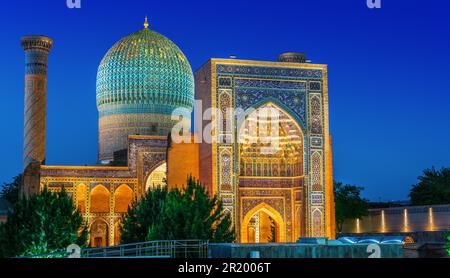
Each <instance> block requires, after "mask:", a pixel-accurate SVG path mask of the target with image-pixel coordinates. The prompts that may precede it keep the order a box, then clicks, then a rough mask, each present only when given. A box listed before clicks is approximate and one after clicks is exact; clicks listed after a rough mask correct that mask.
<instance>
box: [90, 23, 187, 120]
mask: <svg viewBox="0 0 450 278" xmlns="http://www.w3.org/2000/svg"><path fill="white" fill-rule="evenodd" d="M193 103H194V77H193V74H192V69H191V66H190V65H189V62H188V60H187V59H186V56H184V54H183V52H182V51H181V50H180V49H179V48H178V46H176V45H175V44H174V43H173V42H172V41H170V40H169V39H168V38H166V37H164V36H163V35H161V34H159V33H157V32H155V31H152V30H149V29H142V30H141V31H138V32H136V33H133V34H131V35H129V36H127V37H125V38H123V39H121V40H120V41H119V42H117V43H116V44H115V45H114V46H113V47H112V48H111V49H110V50H109V51H108V53H107V54H106V55H105V57H104V58H103V60H102V61H101V63H100V66H99V69H98V75H97V107H98V109H99V112H100V116H101V115H108V114H122V113H158V114H170V113H171V112H172V110H173V108H177V107H186V108H189V109H192V107H193Z"/></svg>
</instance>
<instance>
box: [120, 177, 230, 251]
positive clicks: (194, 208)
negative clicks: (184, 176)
mask: <svg viewBox="0 0 450 278" xmlns="http://www.w3.org/2000/svg"><path fill="white" fill-rule="evenodd" d="M120 233H121V243H134V242H143V241H152V240H183V239H203V240H210V241H212V242H232V241H234V240H235V232H234V229H233V227H232V220H231V215H230V214H229V213H227V212H225V211H224V210H223V205H222V202H221V201H220V200H219V198H218V197H216V196H215V197H212V198H211V197H210V196H209V194H208V193H207V192H206V190H205V188H204V187H203V186H202V185H201V184H200V183H198V182H197V181H195V180H194V179H193V178H192V177H189V178H188V180H187V186H186V187H184V189H182V190H180V189H173V190H170V191H169V190H167V189H166V188H155V189H151V190H149V191H148V192H147V193H146V195H145V196H144V197H143V198H142V199H141V200H140V202H139V203H136V202H135V203H134V204H133V206H132V207H130V209H129V210H128V212H127V213H126V214H125V215H124V216H123V218H122V221H121V225H120Z"/></svg>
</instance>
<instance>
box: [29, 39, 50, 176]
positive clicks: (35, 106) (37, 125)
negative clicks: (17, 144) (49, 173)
mask: <svg viewBox="0 0 450 278" xmlns="http://www.w3.org/2000/svg"><path fill="white" fill-rule="evenodd" d="M52 46H53V41H52V39H50V38H48V37H44V36H27V37H23V38H22V47H23V49H24V51H25V104H24V108H25V110H24V142H23V169H24V170H25V169H26V168H27V167H28V166H29V165H30V164H31V163H39V164H43V163H45V138H46V114H47V63H48V54H49V53H50V50H51V48H52Z"/></svg>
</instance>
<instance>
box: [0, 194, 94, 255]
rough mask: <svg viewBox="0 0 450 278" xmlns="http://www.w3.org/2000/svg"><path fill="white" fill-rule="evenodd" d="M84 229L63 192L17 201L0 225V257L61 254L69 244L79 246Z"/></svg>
mask: <svg viewBox="0 0 450 278" xmlns="http://www.w3.org/2000/svg"><path fill="white" fill-rule="evenodd" d="M86 240H87V230H86V228H85V225H84V222H83V217H82V215H81V213H80V212H79V211H78V210H77V209H76V207H75V206H74V204H73V201H72V198H71V197H70V196H69V195H68V194H67V193H66V192H65V191H64V190H63V191H62V192H59V193H52V192H50V191H48V189H47V188H45V189H44V190H43V191H42V192H41V193H40V194H37V195H33V196H31V197H29V198H28V199H25V198H23V199H20V200H19V201H18V202H17V204H16V205H15V206H14V209H13V211H12V212H11V213H10V214H9V215H8V221H7V222H6V223H4V224H0V257H15V256H23V255H37V254H43V253H50V252H56V251H64V250H66V248H67V247H68V246H69V245H70V244H78V245H79V246H81V247H83V246H85V244H86Z"/></svg>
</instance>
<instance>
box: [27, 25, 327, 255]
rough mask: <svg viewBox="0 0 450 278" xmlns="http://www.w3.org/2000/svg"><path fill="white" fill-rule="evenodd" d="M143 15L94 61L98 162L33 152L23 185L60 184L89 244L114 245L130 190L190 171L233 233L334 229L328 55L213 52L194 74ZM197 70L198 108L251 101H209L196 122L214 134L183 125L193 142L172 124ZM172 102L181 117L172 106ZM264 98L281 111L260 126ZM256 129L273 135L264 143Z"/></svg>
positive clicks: (186, 105) (188, 107)
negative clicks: (312, 58) (218, 203)
mask: <svg viewBox="0 0 450 278" xmlns="http://www.w3.org/2000/svg"><path fill="white" fill-rule="evenodd" d="M147 27H148V24H147V22H146V24H145V28H144V29H143V30H141V31H138V32H136V33H133V34H131V35H129V36H127V37H125V38H124V39H122V40H120V41H119V42H118V43H117V44H115V45H114V46H113V47H112V48H111V49H110V50H109V51H108V53H107V54H106V56H105V58H104V59H103V60H102V62H101V64H100V66H99V70H98V79H97V107H98V110H99V156H98V157H99V165H98V166H84V167H83V166H70V167H68V166H47V165H44V164H45V163H43V161H33V162H30V163H29V164H28V165H26V170H25V172H24V177H25V178H24V180H25V181H24V186H23V188H22V191H23V192H24V193H25V195H29V194H33V193H36V192H38V190H40V189H42V188H43V187H44V186H47V187H48V188H49V190H51V191H59V190H61V189H62V188H65V190H66V191H67V192H68V193H69V194H70V195H71V196H72V197H73V200H74V203H75V204H76V206H77V207H78V208H79V209H80V211H81V212H82V213H83V215H84V217H85V219H86V220H87V223H88V224H89V228H90V235H91V240H90V242H91V245H92V246H103V245H114V244H118V243H119V233H118V223H119V220H120V217H121V215H122V214H123V213H124V212H126V210H127V208H128V206H129V205H130V204H131V202H132V201H133V200H135V199H136V200H139V199H140V198H141V196H143V194H144V193H145V192H146V190H149V189H150V188H152V187H154V186H157V185H161V184H166V182H167V185H168V186H169V187H181V186H182V185H183V184H184V183H185V182H186V177H187V175H193V176H194V177H196V178H198V179H199V180H200V181H201V182H202V184H204V186H205V187H206V188H207V189H208V192H210V194H217V195H219V196H220V197H221V198H222V200H223V202H224V205H225V209H226V210H227V211H228V212H229V213H231V215H232V217H233V219H234V223H235V227H236V231H237V234H238V241H240V242H268V241H276V242H294V241H296V240H297V239H298V238H299V237H305V236H307V237H330V238H334V202H333V188H332V184H333V180H332V159H331V138H330V135H329V131H328V85H327V67H326V65H318V64H310V63H306V60H305V57H304V55H302V54H299V53H286V54H283V55H280V57H279V61H278V62H263V61H245V60H235V59H211V60H209V61H208V62H207V63H206V64H205V65H203V66H202V67H201V68H200V69H199V70H198V71H197V72H196V75H195V79H194V76H193V74H192V71H191V68H190V65H189V63H188V61H187V59H186V57H185V56H184V55H183V53H182V52H181V50H180V49H179V48H178V47H177V46H176V45H175V44H173V43H172V42H171V41H170V40H168V39H167V38H165V37H163V36H162V35H160V34H158V33H156V32H154V31H151V30H149V29H148V28H147ZM194 81H195V94H196V98H197V99H198V100H201V101H202V108H198V109H199V110H201V112H205V110H206V109H208V108H213V109H217V110H218V111H224V112H226V111H232V112H233V111H235V110H239V109H241V110H248V109H250V108H251V109H253V112H252V113H249V114H248V115H246V116H245V117H244V118H243V120H242V121H238V120H236V118H235V117H218V114H215V113H213V114H212V118H211V119H209V121H208V120H207V121H203V122H202V124H201V126H200V128H202V130H204V129H205V128H206V126H207V125H208V124H212V137H213V138H212V139H213V140H212V143H209V142H206V141H200V142H198V141H197V139H199V137H202V136H199V135H198V134H192V135H190V136H189V137H190V138H191V139H193V140H194V142H182V143H175V142H173V140H170V139H169V136H168V135H169V133H170V132H171V130H172V127H173V126H174V125H175V124H177V123H179V122H180V121H186V122H187V124H188V126H190V112H191V111H192V108H193V105H194ZM177 108H182V110H181V115H180V118H173V117H171V115H172V112H173V111H174V110H175V109H177ZM264 109H272V110H274V111H277V113H278V115H279V119H278V121H277V122H276V124H271V125H270V127H269V129H268V130H265V129H264V128H263V127H265V126H266V125H265V123H266V120H265V119H263V118H261V117H260V115H261V111H263V110H264ZM224 114H225V115H226V113H224ZM44 118H45V117H44ZM255 127H256V133H251V132H249V131H251V130H253V129H254V128H255ZM44 133H45V129H44ZM237 137H239V138H238V140H234V139H236V138H237ZM263 137H269V138H271V139H273V140H275V141H276V142H277V146H276V147H274V148H271V151H270V152H267V151H266V148H267V144H266V143H265V142H264V140H262V138H263ZM200 139H201V138H200ZM44 147H45V146H44ZM44 150H45V149H44ZM44 154H45V153H44Z"/></svg>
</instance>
